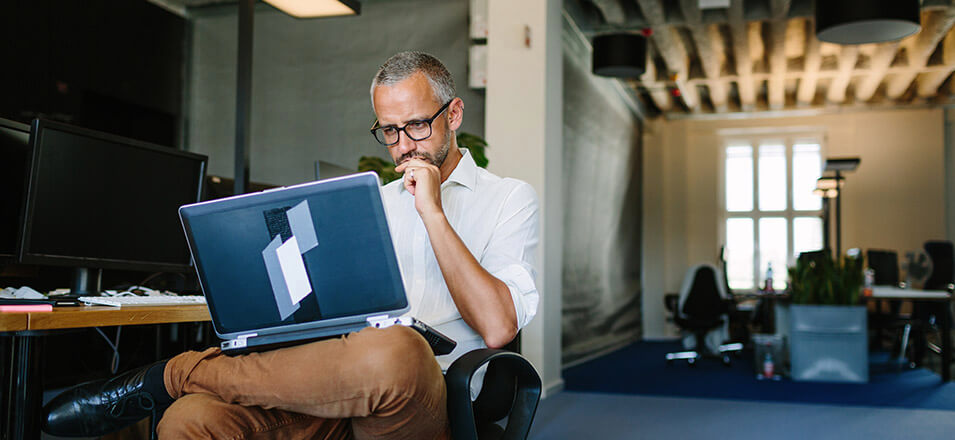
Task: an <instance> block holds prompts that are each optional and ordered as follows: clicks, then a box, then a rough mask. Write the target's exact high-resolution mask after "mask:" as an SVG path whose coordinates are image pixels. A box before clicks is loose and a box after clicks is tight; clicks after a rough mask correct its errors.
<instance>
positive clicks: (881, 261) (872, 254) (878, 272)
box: [865, 249, 899, 287]
mask: <svg viewBox="0 0 955 440" xmlns="http://www.w3.org/2000/svg"><path fill="white" fill-rule="evenodd" d="M865 258H866V260H867V261H868V262H869V267H870V268H872V270H873V271H875V285H877V286H896V287H898V285H899V255H898V254H897V253H896V252H895V251H887V250H881V249H869V250H867V251H865Z"/></svg>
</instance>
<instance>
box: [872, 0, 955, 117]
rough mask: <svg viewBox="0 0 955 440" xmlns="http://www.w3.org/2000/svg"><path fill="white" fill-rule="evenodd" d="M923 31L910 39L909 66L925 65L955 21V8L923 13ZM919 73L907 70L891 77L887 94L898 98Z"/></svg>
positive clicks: (908, 50)
mask: <svg viewBox="0 0 955 440" xmlns="http://www.w3.org/2000/svg"><path fill="white" fill-rule="evenodd" d="M922 23H923V24H924V26H922V31H921V32H919V33H918V35H917V36H916V38H915V39H914V40H908V41H907V43H909V44H908V45H907V47H906V54H907V55H908V61H909V67H915V68H918V67H924V66H925V65H926V63H927V62H928V58H929V56H931V55H932V52H934V51H935V48H936V46H938V43H939V41H941V40H942V38H944V37H945V35H946V34H947V33H948V31H949V29H951V28H952V24H953V23H955V9H953V8H951V7H949V8H947V9H944V10H941V11H932V12H923V13H922ZM917 75H918V72H917V71H912V72H906V73H902V74H899V75H895V76H894V77H892V78H890V79H889V82H888V84H887V86H886V88H885V94H886V96H888V97H889V98H890V99H897V98H899V97H900V96H902V94H903V93H905V91H906V90H908V88H909V85H910V84H912V81H913V80H914V79H915V77H916V76H917Z"/></svg>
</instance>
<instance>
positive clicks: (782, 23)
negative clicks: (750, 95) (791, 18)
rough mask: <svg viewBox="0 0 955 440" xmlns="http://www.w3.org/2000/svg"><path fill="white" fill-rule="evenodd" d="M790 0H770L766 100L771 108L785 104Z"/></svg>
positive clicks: (777, 108)
mask: <svg viewBox="0 0 955 440" xmlns="http://www.w3.org/2000/svg"><path fill="white" fill-rule="evenodd" d="M789 5H790V0H770V2H769V9H770V17H771V18H770V20H769V48H768V50H767V52H768V53H769V72H770V74H771V75H772V76H770V77H769V82H768V84H767V95H768V96H767V100H768V101H769V108H770V109H771V110H779V109H782V108H783V107H784V106H785V105H786V80H785V79H784V75H785V74H786V27H787V21H786V14H788V13H789Z"/></svg>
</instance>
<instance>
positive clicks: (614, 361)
mask: <svg viewBox="0 0 955 440" xmlns="http://www.w3.org/2000/svg"><path fill="white" fill-rule="evenodd" d="M679 348H680V347H679V344H677V343H674V342H637V343H634V344H631V345H629V346H626V347H624V348H622V349H620V350H617V351H615V352H612V353H610V354H607V355H605V356H602V357H599V358H597V359H594V360H591V361H588V362H586V363H583V364H580V365H577V366H574V367H571V368H568V369H567V370H564V383H565V389H566V390H568V391H583V392H601V393H617V394H641V395H653V396H672V397H698V398H712V399H733V400H757V401H773V402H790V403H822V404H832V405H853V406H873V407H897V408H920V409H941V410H950V411H955V382H949V383H944V384H943V383H941V378H940V377H939V376H938V375H937V374H935V373H932V372H930V371H928V370H925V369H914V370H903V371H901V372H897V371H883V370H884V368H880V366H879V365H872V366H871V367H870V375H869V383H867V384H837V383H812V382H793V381H790V380H788V379H784V380H781V381H767V380H756V379H755V373H754V369H753V360H752V355H751V354H749V355H747V354H744V355H743V357H741V358H734V359H733V365H732V366H730V367H726V366H724V365H722V364H721V363H720V362H719V361H717V360H710V359H704V360H701V361H699V362H697V365H695V366H693V367H691V366H689V365H687V364H686V362H675V363H674V364H672V365H669V366H668V365H667V364H666V361H665V360H664V356H665V354H666V353H667V352H670V351H677V350H678V349H679Z"/></svg>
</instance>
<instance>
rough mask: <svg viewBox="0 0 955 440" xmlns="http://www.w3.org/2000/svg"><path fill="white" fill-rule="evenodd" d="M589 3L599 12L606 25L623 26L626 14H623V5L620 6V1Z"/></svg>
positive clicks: (608, 0) (600, 0)
mask: <svg viewBox="0 0 955 440" xmlns="http://www.w3.org/2000/svg"><path fill="white" fill-rule="evenodd" d="M591 3H593V4H594V6H596V7H597V9H599V10H600V13H601V14H603V16H604V20H606V22H607V23H608V24H610V25H612V26H623V24H624V21H625V20H626V14H624V12H623V5H621V4H620V0H591Z"/></svg>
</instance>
